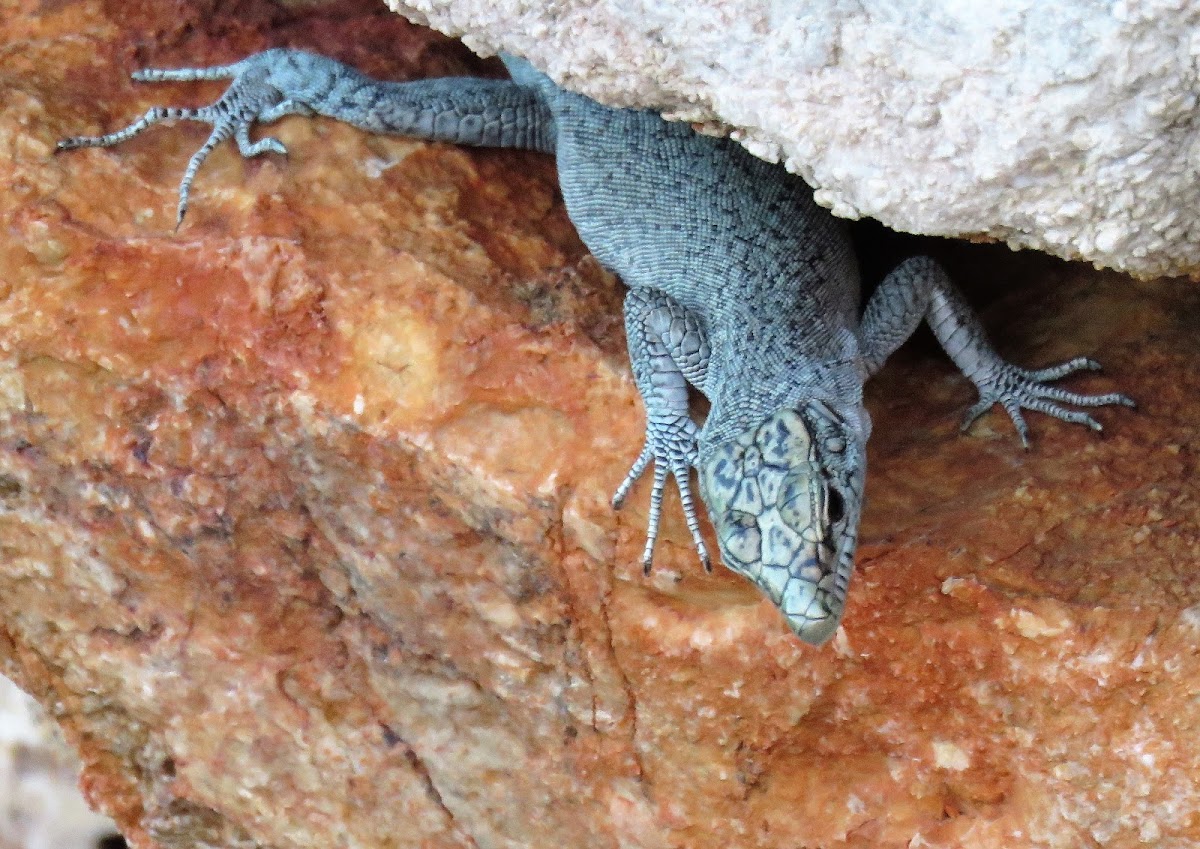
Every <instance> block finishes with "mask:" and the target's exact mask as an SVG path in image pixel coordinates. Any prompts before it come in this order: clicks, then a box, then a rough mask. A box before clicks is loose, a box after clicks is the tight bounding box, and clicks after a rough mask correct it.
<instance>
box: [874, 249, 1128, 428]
mask: <svg viewBox="0 0 1200 849" xmlns="http://www.w3.org/2000/svg"><path fill="white" fill-rule="evenodd" d="M922 318H925V319H927V320H928V321H929V326H930V327H931V328H932V329H933V332H934V334H935V335H936V336H937V338H938V341H939V342H941V344H942V347H943V348H944V349H945V350H946V353H947V354H949V355H950V359H952V360H953V361H954V363H955V365H957V366H958V368H959V369H960V370H961V371H962V373H963V374H964V375H966V376H967V377H968V378H969V379H970V380H971V382H972V383H974V384H975V386H976V388H977V389H978V390H979V401H978V402H977V403H975V404H974V405H973V406H972V407H971V408H970V409H969V410H968V411H967V413H966V416H965V417H964V419H963V423H962V429H963V430H966V429H967V428H968V427H970V426H971V424H972V423H973V422H974V421H975V420H976V419H977V418H979V417H980V416H981V415H983V414H984V413H985V412H986V411H987V410H988V409H989V408H990V407H991V406H992V405H993V404H1000V405H1001V406H1002V407H1003V408H1004V410H1005V411H1006V412H1007V413H1008V415H1009V417H1010V418H1011V419H1012V420H1013V424H1015V425H1016V428H1017V434H1018V436H1019V437H1020V439H1021V444H1022V445H1023V446H1025V447H1026V448H1028V447H1029V427H1028V426H1027V425H1026V424H1025V418H1024V416H1022V414H1021V410H1022V409H1028V410H1036V411H1038V412H1041V413H1046V414H1047V415H1051V416H1054V417H1055V418H1057V419H1062V420H1063V421H1067V422H1073V423H1076V424H1084V425H1087V426H1088V427H1090V428H1092V429H1093V430H1096V431H1099V430H1101V429H1102V428H1101V425H1100V423H1099V422H1098V421H1096V419H1094V418H1093V417H1092V416H1090V415H1088V414H1087V413H1085V412H1082V411H1080V410H1071V409H1067V408H1066V407H1064V406H1062V405H1063V404H1071V405H1075V406H1081V407H1099V406H1106V405H1109V404H1120V405H1123V406H1126V407H1132V406H1134V402H1133V400H1132V399H1130V398H1128V397H1126V396H1125V395H1122V394H1120V393H1118V392H1110V393H1106V394H1102V395H1085V394H1082V393H1078V392H1068V391H1067V390H1065V389H1061V388H1059V387H1057V386H1051V385H1049V383H1050V381H1054V380H1058V379H1059V378H1062V377H1066V376H1067V375H1069V374H1074V373H1075V372H1078V371H1084V370H1087V371H1095V370H1097V369H1099V368H1100V364H1099V363H1097V362H1096V361H1095V360H1092V359H1088V358H1087V357H1076V358H1075V359H1073V360H1069V361H1067V362H1065V363H1059V364H1058V365H1054V366H1050V367H1048V368H1043V369H1034V370H1028V369H1023V368H1020V367H1018V366H1015V365H1013V364H1011V363H1009V362H1007V361H1005V360H1004V359H1002V358H1001V357H1000V355H999V354H997V353H996V352H995V351H994V350H993V349H992V346H991V345H990V344H989V343H988V340H987V335H986V334H985V333H984V330H983V326H982V325H981V324H980V323H979V319H978V318H976V317H975V313H974V312H973V311H972V310H971V307H970V305H969V304H967V302H966V300H965V299H964V298H963V296H962V294H961V293H960V292H959V291H958V289H957V288H956V287H955V286H954V284H953V283H952V282H951V281H950V278H949V276H948V275H947V274H946V272H945V271H944V270H943V269H942V268H941V266H939V265H938V264H937V263H935V262H934V261H933V260H932V259H930V258H929V257H913V258H912V259H909V260H907V261H905V262H903V263H901V264H900V265H899V266H897V267H896V268H895V269H894V270H893V271H892V272H891V274H889V275H888V276H887V277H886V278H885V279H884V281H883V282H882V283H881V284H880V285H879V288H878V289H877V290H876V292H875V294H874V295H872V297H871V300H870V302H869V303H868V304H867V308H866V311H865V312H864V313H863V320H862V334H863V342H864V351H863V359H864V362H865V365H866V370H867V374H868V376H869V375H871V374H874V373H875V372H876V371H878V370H879V368H880V367H881V366H882V365H883V363H884V361H885V360H886V359H887V358H888V357H889V356H891V354H892V352H893V351H895V350H896V348H898V347H900V344H901V343H902V342H903V341H904V340H905V339H907V338H908V337H909V336H910V335H912V332H913V330H915V329H916V326H917V324H918V323H920V321H921V319H922Z"/></svg>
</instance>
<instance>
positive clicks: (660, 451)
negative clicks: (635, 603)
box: [612, 417, 712, 575]
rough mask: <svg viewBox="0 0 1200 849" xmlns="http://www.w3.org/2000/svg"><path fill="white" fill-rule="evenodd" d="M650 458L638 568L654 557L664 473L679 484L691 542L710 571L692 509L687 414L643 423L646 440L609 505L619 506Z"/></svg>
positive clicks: (692, 455) (691, 438)
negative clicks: (650, 484) (650, 480)
mask: <svg viewBox="0 0 1200 849" xmlns="http://www.w3.org/2000/svg"><path fill="white" fill-rule="evenodd" d="M651 461H653V462H654V484H653V488H652V489H651V490H650V515H649V517H648V520H647V525H648V527H647V529H646V548H645V550H644V551H643V552H642V572H643V573H644V574H646V575H649V574H650V566H651V563H652V561H653V559H654V544H655V543H656V542H657V541H658V525H659V519H660V518H661V516H662V500H663V493H664V492H665V491H666V487H667V474H668V473H669V474H671V475H672V476H673V477H674V478H675V485H676V486H678V487H679V500H680V501H681V502H682V503H683V513H684V516H685V517H686V518H687V526H688V530H689V531H691V534H692V543H693V544H694V545H695V546H696V553H697V554H699V555H700V562H701V563H703V564H704V569H705V571H707V572H711V571H712V560H711V559H710V558H709V556H708V549H707V548H705V546H704V540H703V538H701V536H700V518H699V516H698V515H697V513H696V502H695V499H694V498H693V497H692V483H691V473H692V467H693V466H695V465H696V461H697V448H696V425H695V423H694V422H693V421H692V420H691V419H690V418H687V417H684V418H683V419H680V420H670V421H658V420H651V421H650V422H649V423H648V424H647V426H646V444H645V446H644V447H643V448H642V453H641V454H639V455H638V458H637V459H636V460H634V461H633V467H632V468H630V470H629V474H627V475H626V476H625V480H623V481H621V485H620V486H619V487H617V491H616V493H615V494H614V495H613V499H612V505H613V507H614V508H615V509H620V507H621V505H622V504H624V503H625V498H626V496H628V495H629V490H630V489H632V488H633V485H634V484H635V483H637V480H638V478H640V477H641V476H642V473H643V472H645V471H646V467H647V466H649V465H650V462H651Z"/></svg>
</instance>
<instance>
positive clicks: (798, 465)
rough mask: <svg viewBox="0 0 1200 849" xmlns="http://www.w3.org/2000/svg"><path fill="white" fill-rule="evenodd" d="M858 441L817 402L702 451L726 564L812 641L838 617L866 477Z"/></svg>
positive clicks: (823, 636) (704, 488)
mask: <svg viewBox="0 0 1200 849" xmlns="http://www.w3.org/2000/svg"><path fill="white" fill-rule="evenodd" d="M865 444H866V439H865V437H864V436H863V435H862V434H861V432H860V430H859V428H857V427H855V426H854V425H853V424H851V423H850V422H849V421H848V420H847V419H846V418H843V417H842V416H840V415H838V413H837V412H835V411H834V410H833V409H832V408H831V407H830V406H829V405H827V404H825V403H824V402H821V401H810V402H807V403H804V404H801V405H799V406H798V407H795V408H793V407H785V408H784V409H781V410H778V411H776V412H774V413H772V414H771V415H770V416H768V417H767V418H766V420H765V421H763V422H762V423H761V424H759V425H758V426H757V427H753V428H750V429H748V430H746V431H743V432H742V433H741V434H739V435H738V436H736V437H734V438H733V439H730V440H729V441H727V442H724V443H721V444H719V445H716V446H715V447H713V448H712V449H711V450H710V451H707V452H705V453H706V455H707V456H704V457H701V460H700V483H701V492H702V493H703V494H704V500H705V502H706V503H707V505H708V509H709V514H710V515H711V516H712V519H713V524H714V525H715V526H716V530H717V540H718V542H719V544H720V547H721V555H722V557H723V559H724V561H725V564H726V565H727V566H728V567H729V568H730V569H732V570H733V571H735V572H738V573H739V574H741V575H744V576H745V577H747V578H749V579H750V580H751V581H753V582H754V583H755V584H756V585H758V587H759V588H760V589H762V591H763V592H765V593H766V594H767V596H768V597H769V598H770V599H771V601H773V602H774V603H775V604H776V605H778V606H779V609H780V610H781V611H783V615H784V617H785V618H786V619H787V622H788V625H789V627H791V629H792V630H793V631H795V632H796V635H797V636H799V637H800V639H802V640H804V641H805V642H807V643H812V644H814V645H820V644H821V643H823V642H825V641H826V640H828V639H829V638H830V637H831V636H833V633H834V631H836V630H837V626H838V622H839V621H840V620H841V618H842V609H843V607H844V605H845V602H846V590H847V588H848V585H849V582H850V573H851V571H852V570H853V568H854V549H855V543H856V540H857V536H858V518H859V513H860V508H861V504H862V491H863V480H864V477H865V473H866V452H865Z"/></svg>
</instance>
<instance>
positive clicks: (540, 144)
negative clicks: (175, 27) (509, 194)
mask: <svg viewBox="0 0 1200 849" xmlns="http://www.w3.org/2000/svg"><path fill="white" fill-rule="evenodd" d="M133 79H135V80H137V81H140V82H162V81H175V82H187V81H192V80H221V79H232V80H233V82H232V83H231V84H230V86H229V88H228V89H226V91H225V93H224V94H223V95H221V98H220V99H219V100H217V101H216V102H215V103H213V104H211V105H209V106H203V107H200V108H197V109H183V108H173V107H155V108H153V109H150V110H149V111H148V112H146V114H144V115H143V116H142V117H141V118H139V119H138V120H136V121H134V122H133V123H132V124H130V125H129V126H128V127H125V128H124V129H121V130H117V131H116V132H113V133H108V134H106V135H102V136H77V137H74V138H69V139H63V140H62V141H60V142H59V143H58V148H57V150H60V151H61V150H72V149H74V148H79V147H108V146H110V145H115V144H119V143H121V142H123V141H125V140H126V139H129V138H132V137H133V136H135V135H137V134H138V133H140V132H142V131H143V130H145V129H146V128H147V127H150V126H152V125H153V124H156V123H158V122H160V121H167V120H187V121H200V122H203V123H206V124H211V125H212V127H213V131H212V134H211V135H209V137H208V140H207V141H206V142H205V143H204V145H203V146H202V147H201V148H200V149H199V150H198V151H196V153H195V154H194V155H193V156H192V158H191V161H190V162H188V166H187V169H186V170H185V171H184V175H183V179H182V181H181V182H180V184H179V209H178V222H179V223H182V222H183V216H184V215H185V214H186V213H187V208H188V195H189V193H190V192H191V187H192V182H193V180H194V179H195V177H196V173H197V172H198V171H199V170H200V166H201V165H202V164H204V160H205V159H206V158H207V157H208V155H209V154H210V153H211V152H212V151H213V149H214V148H215V147H216V146H217V145H218V144H220V143H221V142H222V141H224V140H225V139H228V138H229V137H231V136H232V137H233V138H234V140H235V141H236V142H237V146H238V150H239V151H240V152H241V154H242V156H246V157H250V156H258V155H259V154H262V153H267V152H271V153H286V152H287V149H286V148H285V147H284V145H283V143H282V142H281V141H279V140H278V139H275V138H265V139H262V140H260V141H257V142H252V141H251V140H250V128H251V127H252V126H253V125H254V124H255V123H263V124H267V123H270V122H272V121H276V120H278V119H280V118H282V117H284V116H285V115H292V114H304V115H312V114H319V115H325V116H327V117H330V118H335V119H337V120H339V121H345V122H347V123H349V124H353V125H354V126H356V127H361V128H362V129H365V130H368V131H369V132H373V133H390V134H396V135H406V136H413V137H415V138H423V139H430V140H434V141H449V142H455V143H458V144H469V145H476V146H482V147H517V148H527V149H532V150H541V151H546V152H550V151H552V150H553V149H554V119H553V117H552V116H551V115H550V112H549V110H548V109H547V108H546V105H545V104H544V103H543V102H542V100H541V97H540V96H539V95H538V93H537V92H536V91H535V90H534V89H532V88H530V87H528V86H523V85H518V84H517V83H514V82H512V81H511V80H483V79H474V78H470V77H453V78H448V79H437V80H417V81H413V82H383V81H380V80H375V79H372V78H370V77H368V76H366V75H364V74H361V73H359V72H358V71H356V70H355V69H353V68H351V67H349V66H348V65H343V64H342V63H341V62H335V61H334V60H333V59H329V58H327V57H325V56H318V55H316V54H314V53H307V52H305V51H303V50H289V49H285V48H276V49H273V50H265V51H263V52H262V53H256V54H254V55H253V56H249V57H247V58H245V59H243V60H242V61H240V62H234V63H233V64H232V65H222V66H219V67H215V68H177V69H153V68H151V69H146V70H141V71H137V72H135V73H134V74H133Z"/></svg>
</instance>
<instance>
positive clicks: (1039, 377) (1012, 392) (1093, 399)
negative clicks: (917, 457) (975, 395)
mask: <svg viewBox="0 0 1200 849" xmlns="http://www.w3.org/2000/svg"><path fill="white" fill-rule="evenodd" d="M1099 368H1100V364H1099V363H1098V362H1096V361H1095V360H1093V359H1089V358H1088V357H1076V358H1075V359H1073V360H1069V361H1067V362H1065V363H1059V364H1058V365H1054V366H1049V367H1047V368H1042V369H1032V370H1031V369H1023V368H1019V367H1017V366H1014V365H1012V364H1011V363H1006V362H1004V361H1003V360H1000V361H998V362H997V363H996V365H995V366H994V367H993V368H991V369H990V370H989V371H988V373H987V374H986V376H984V377H981V378H979V379H975V385H976V387H978V389H979V401H977V402H976V403H975V404H974V405H972V407H971V408H970V409H969V410H967V413H966V415H965V416H964V417H963V423H962V427H961V430H964V431H965V430H967V429H968V428H969V427H970V426H971V425H972V424H974V423H975V420H976V419H978V418H979V417H980V416H982V415H983V414H984V413H985V412H987V411H988V410H989V409H991V407H992V406H993V405H994V404H999V405H1000V406H1002V407H1003V408H1004V411H1005V412H1006V413H1008V416H1009V418H1011V419H1012V421H1013V424H1014V425H1015V426H1016V428H1017V436H1018V437H1019V438H1020V440H1021V445H1022V446H1023V447H1025V448H1028V447H1029V426H1028V425H1027V424H1026V423H1025V417H1024V416H1023V415H1022V414H1021V411H1022V410H1035V411H1037V412H1039V413H1045V414H1047V415H1050V416H1054V418H1056V419H1061V420H1062V421H1065V422H1070V423H1072V424H1082V425H1086V426H1087V427H1089V428H1091V429H1092V430H1094V431H1096V432H1100V431H1102V430H1104V428H1103V426H1102V425H1101V424H1100V422H1098V421H1096V419H1095V418H1093V417H1092V416H1091V415H1089V414H1088V413H1085V412H1083V411H1081V410H1071V409H1068V408H1067V407H1065V406H1063V405H1064V404H1073V405H1075V406H1078V407H1102V406H1108V405H1110V404H1119V405H1121V406H1123V407H1136V406H1137V404H1136V403H1135V402H1134V400H1133V399H1132V398H1130V397H1129V396H1127V395H1122V394H1121V393H1119V392H1108V393H1105V394H1101V395H1085V394H1083V393H1080V392H1069V391H1067V390H1065V389H1062V388H1060V387H1057V386H1050V385H1048V383H1049V381H1052V380H1058V379H1060V378H1063V377H1066V376H1067V375H1070V374H1075V373H1076V372H1079V371H1097V370H1099Z"/></svg>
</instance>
